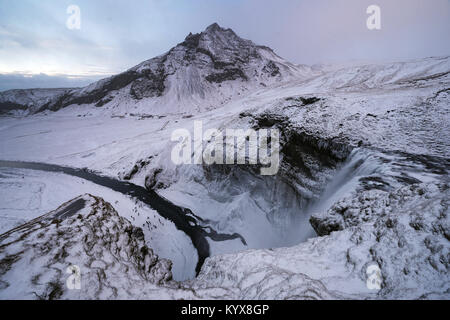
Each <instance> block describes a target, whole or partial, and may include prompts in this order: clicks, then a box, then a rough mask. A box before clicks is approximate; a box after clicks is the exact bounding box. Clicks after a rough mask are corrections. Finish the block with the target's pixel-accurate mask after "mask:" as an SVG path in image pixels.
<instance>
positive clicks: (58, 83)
mask: <svg viewBox="0 0 450 320" xmlns="http://www.w3.org/2000/svg"><path fill="white" fill-rule="evenodd" d="M100 78H102V77H101V76H71V75H56V76H49V75H46V74H42V73H41V74H37V75H28V74H20V73H16V74H0V91H5V90H10V89H29V88H73V87H84V86H86V85H88V84H90V83H92V82H94V81H97V80H100Z"/></svg>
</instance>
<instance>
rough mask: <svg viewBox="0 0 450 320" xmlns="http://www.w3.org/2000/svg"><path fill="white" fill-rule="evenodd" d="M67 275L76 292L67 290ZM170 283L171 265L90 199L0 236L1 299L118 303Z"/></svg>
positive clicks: (78, 200) (101, 204)
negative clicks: (76, 283)
mask: <svg viewBox="0 0 450 320" xmlns="http://www.w3.org/2000/svg"><path fill="white" fill-rule="evenodd" d="M68 270H69V271H68ZM75 271H76V272H75ZM68 272H69V273H68ZM71 272H75V273H78V274H79V275H80V279H81V287H80V289H79V290H76V289H75V290H71V289H73V287H72V288H71V287H70V285H67V279H68V278H69V276H70V275H71ZM171 278H172V274H171V262H170V261H168V260H165V259H159V258H158V257H157V256H156V255H155V254H154V253H153V251H152V249H151V248H148V247H147V246H146V245H145V239H144V235H143V232H142V230H141V229H140V228H136V227H134V226H133V225H131V223H130V222H129V221H127V220H126V219H124V218H122V217H120V216H119V215H118V214H117V212H116V211H115V210H114V208H113V207H112V206H111V205H110V204H109V203H107V202H105V201H104V200H102V199H101V198H97V197H94V196H91V195H84V196H80V197H78V198H75V199H73V200H71V201H69V202H67V203H65V204H63V205H62V206H60V207H59V208H58V209H56V210H55V211H52V212H50V213H47V214H45V215H43V216H41V217H39V218H36V219H34V220H32V221H30V222H28V223H26V224H24V225H22V226H20V227H17V228H15V229H13V230H11V231H9V232H7V233H5V234H2V235H0V298H3V299H5V298H7V299H17V298H20V299H69V298H71V299H99V298H100V299H110V298H120V297H121V296H123V295H126V293H127V292H128V293H130V292H131V291H132V290H133V287H136V288H138V287H141V286H142V283H143V282H144V283H146V284H147V286H149V287H150V288H151V287H152V286H157V285H162V284H164V283H166V282H167V281H169V280H170V279H171Z"/></svg>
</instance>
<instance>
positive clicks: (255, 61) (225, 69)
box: [0, 23, 311, 112]
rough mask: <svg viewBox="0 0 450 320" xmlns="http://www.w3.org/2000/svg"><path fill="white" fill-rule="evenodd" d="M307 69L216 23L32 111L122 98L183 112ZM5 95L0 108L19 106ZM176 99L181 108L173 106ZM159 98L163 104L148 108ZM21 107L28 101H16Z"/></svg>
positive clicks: (299, 74) (110, 103)
mask: <svg viewBox="0 0 450 320" xmlns="http://www.w3.org/2000/svg"><path fill="white" fill-rule="evenodd" d="M310 73H311V69H310V68H309V67H306V66H295V65H293V64H291V63H289V62H287V61H285V60H283V59H282V58H280V57H279V56H277V55H276V54H275V53H274V52H273V51H272V50H271V49H270V48H268V47H264V46H258V45H255V44H254V43H253V42H251V41H250V40H244V39H242V38H240V37H239V36H237V35H236V34H235V33H234V32H233V31H232V30H231V29H224V28H221V27H220V26H219V25H218V24H216V23H215V24H212V25H211V26H209V27H208V28H207V29H206V30H205V31H203V32H201V33H199V34H189V35H188V36H187V37H186V39H185V40H184V41H183V42H181V43H180V44H178V45H177V46H176V47H174V48H172V49H171V50H170V51H169V52H167V53H165V54H163V55H160V56H158V57H155V58H153V59H150V60H147V61H144V62H142V63H141V64H139V65H137V66H135V67H133V68H131V69H129V70H127V71H125V72H123V73H121V74H118V75H116V76H112V77H110V78H106V79H103V80H100V81H98V82H95V83H93V84H91V85H89V86H87V87H85V88H82V89H76V90H66V91H65V92H63V93H59V94H58V95H56V97H53V98H52V99H50V100H47V101H41V100H34V101H33V104H35V105H37V106H38V107H34V108H33V109H30V111H31V112H35V111H43V110H53V111H56V110H59V109H61V108H64V107H67V106H69V105H82V104H93V105H95V106H97V107H103V106H105V105H108V106H116V105H118V104H121V103H122V104H123V102H124V100H128V101H130V100H131V101H134V102H135V103H137V102H138V101H141V100H143V101H144V102H145V101H150V102H151V103H150V105H149V104H148V103H147V104H146V106H147V107H146V111H147V112H148V111H153V112H155V111H164V112H185V111H187V110H186V105H187V106H189V107H190V109H197V108H200V109H205V108H206V109H207V108H215V107H218V106H220V104H223V103H224V102H226V101H228V100H229V99H230V98H231V97H233V96H235V95H240V94H241V93H243V92H246V91H248V90H249V89H252V88H255V87H256V88H262V87H264V86H266V85H269V84H272V83H275V82H280V81H286V80H290V79H294V78H301V77H302V76H305V75H308V74H310ZM1 99H2V94H0V101H1ZM149 99H150V100H149ZM8 101H9V103H10V104H8V105H7V106H6V105H5V107H4V108H3V109H4V110H6V109H14V108H16V107H17V106H16V102H15V100H14V99H12V100H11V99H10V100H8ZM180 102H182V104H184V107H185V108H181V109H180V108H179V107H177V105H176V104H179V103H180ZM162 103H163V104H164V105H165V106H164V110H152V109H153V108H152V106H154V105H155V106H156V105H160V104H162ZM19 104H20V103H19ZM20 108H26V105H22V104H20Z"/></svg>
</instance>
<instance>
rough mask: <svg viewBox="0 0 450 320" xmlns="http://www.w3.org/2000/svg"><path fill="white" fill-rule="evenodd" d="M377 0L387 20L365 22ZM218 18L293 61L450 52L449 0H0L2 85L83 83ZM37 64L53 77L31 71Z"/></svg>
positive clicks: (148, 54) (166, 46)
mask: <svg viewBox="0 0 450 320" xmlns="http://www.w3.org/2000/svg"><path fill="white" fill-rule="evenodd" d="M70 4H76V5H78V6H79V7H80V9H81V29H80V30H69V29H67V28H66V20H67V18H68V14H67V13H66V9H67V7H68V6H69V5H70ZM371 4H377V5H379V6H380V7H381V21H382V28H381V30H377V31H369V30H368V29H367V27H366V19H367V17H368V15H367V14H366V9H367V7H368V6H369V5H371ZM213 22H218V23H219V24H220V25H222V26H224V27H230V28H232V29H233V30H235V31H236V33H238V34H239V35H240V36H242V37H244V38H247V39H251V40H253V41H254V42H256V43H258V44H264V45H268V46H270V47H272V48H273V49H274V50H275V51H276V52H277V53H278V54H279V55H281V56H282V57H284V58H286V59H288V60H290V61H292V62H294V63H305V64H316V63H328V62H344V61H349V60H369V61H372V60H404V59H410V58H420V57H427V56H442V55H450V41H448V40H449V33H450V1H449V0H270V1H269V0H267V1H266V0H226V1H225V0H184V1H182V0H133V1H119V0H110V1H102V0H97V1H89V0H70V1H66V0H58V1H56V0H34V1H33V0H21V1H17V0H0V74H3V76H2V77H0V90H4V89H5V88H11V87H13V85H14V86H16V87H21V88H23V87H29V86H32V87H38V86H50V85H51V86H54V85H55V86H73V85H74V84H75V85H85V84H86V83H88V82H89V81H92V79H97V78H99V77H103V76H105V75H108V74H114V73H117V72H120V71H123V70H125V69H127V68H129V67H132V66H134V65H136V64H137V63H139V62H141V61H143V60H146V59H149V58H151V57H153V56H156V55H159V54H161V53H163V52H165V51H167V50H169V49H170V48H171V47H172V46H174V45H176V44H177V43H179V42H181V41H182V40H183V39H184V37H185V36H186V35H187V34H188V33H189V32H200V31H202V30H203V29H204V28H205V27H206V26H208V25H209V24H211V23H213ZM37 74H46V75H48V76H49V78H53V80H51V81H50V79H47V80H48V81H45V82H43V81H42V79H43V77H44V76H43V75H41V76H34V77H31V78H30V77H29V75H37ZM24 75H25V76H26V77H25V76H24ZM65 75H71V76H76V78H75V80H73V79H74V78H73V77H72V78H71V79H67V78H66V79H63V78H65ZM11 79H15V82H14V83H13V82H12V80H11ZM20 79H23V81H22V82H21V80H20ZM39 81H40V82H39ZM58 83H60V85H57V84H58Z"/></svg>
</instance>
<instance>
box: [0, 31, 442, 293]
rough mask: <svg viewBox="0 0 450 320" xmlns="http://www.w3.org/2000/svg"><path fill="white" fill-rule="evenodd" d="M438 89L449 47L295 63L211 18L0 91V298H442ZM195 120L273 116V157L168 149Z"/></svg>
mask: <svg viewBox="0 0 450 320" xmlns="http://www.w3.org/2000/svg"><path fill="white" fill-rule="evenodd" d="M449 109H450V57H448V56H447V57H429V58H423V59H416V60H409V61H397V62H383V63H380V62H378V63H352V64H345V65H316V66H307V65H295V64H292V63H290V62H288V61H286V60H284V59H282V58H281V57H279V56H278V55H276V54H275V53H274V52H273V51H272V50H271V49H270V48H268V47H265V46H259V45H256V44H254V43H253V42H252V41H249V40H244V39H242V38H240V37H239V36H238V35H236V34H235V33H234V32H233V31H232V30H231V29H224V28H222V27H220V26H219V25H217V24H213V25H211V26H209V27H208V28H207V29H206V30H205V31H203V32H201V33H199V34H189V35H188V36H187V37H186V39H185V40H184V41H183V42H181V43H179V44H178V45H177V46H175V47H174V48H172V49H170V51H168V52H167V53H164V54H162V55H160V56H157V57H155V58H152V59H150V60H147V61H144V62H142V63H141V64H139V65H137V66H135V67H133V68H131V69H129V70H127V71H125V72H123V73H121V74H118V75H115V76H112V77H109V78H106V79H103V80H100V81H98V82H95V83H92V84H91V85H89V86H87V87H84V88H70V89H25V90H9V91H5V92H0V299H449V298H450V277H449V268H450V221H449V217H448V215H449V209H448V201H449V198H450V189H449V182H450V181H449V175H448V170H449V168H450V158H449V151H450V132H449V124H450V119H449V114H450V113H449ZM194 121H202V123H203V126H204V130H206V129H208V128H217V129H219V130H226V129H228V128H232V129H254V130H258V129H277V130H279V132H280V155H279V156H280V166H279V171H278V173H277V174H276V175H273V176H263V175H260V174H259V169H260V168H259V167H258V166H257V165H245V164H240V165H206V164H198V165H195V164H191V165H175V164H174V163H173V162H172V161H171V150H172V148H173V146H174V145H175V142H173V141H171V134H172V132H173V131H174V130H176V129H179V128H185V129H188V130H191V131H192V130H193V128H194ZM206 143H207V142H206ZM373 265H376V266H377V267H378V268H379V275H380V279H379V282H380V288H379V289H377V290H374V289H373V288H371V287H370V286H368V283H367V281H368V273H367V270H368V268H369V267H370V266H373ZM70 266H77V267H78V268H79V275H78V276H79V277H80V288H79V289H74V288H71V287H70V286H69V285H67V284H68V283H67V281H68V278H69V277H70V276H73V275H71V274H70V271H69V273H68V270H69V269H68V268H69V267H70Z"/></svg>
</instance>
